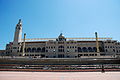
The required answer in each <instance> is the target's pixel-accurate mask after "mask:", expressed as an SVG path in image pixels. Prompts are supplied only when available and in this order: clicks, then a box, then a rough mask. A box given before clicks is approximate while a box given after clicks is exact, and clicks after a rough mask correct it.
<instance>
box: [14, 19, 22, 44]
mask: <svg viewBox="0 0 120 80" xmlns="http://www.w3.org/2000/svg"><path fill="white" fill-rule="evenodd" d="M21 40H22V21H21V19H19V21H18V24H17V25H16V28H15V34H14V41H13V42H15V43H18V42H21Z"/></svg>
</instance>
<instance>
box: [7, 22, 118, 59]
mask: <svg viewBox="0 0 120 80" xmlns="http://www.w3.org/2000/svg"><path fill="white" fill-rule="evenodd" d="M21 33H22V23H21V21H19V23H18V24H17V26H16V30H15V37H14V41H13V42H10V43H9V44H7V45H6V53H7V54H10V55H15V56H22V55H23V53H22V52H23V43H24V42H23V41H22V39H21V37H22V36H21ZM98 44H99V51H100V52H99V53H98V52H97V48H96V41H95V40H91V41H90V40H87V41H83V40H68V39H67V38H65V37H64V36H63V35H62V33H61V34H60V35H59V36H58V38H56V40H47V41H26V42H25V48H24V56H39V57H46V58H69V57H72V58H78V57H82V56H88V57H91V56H92V57H93V56H105V55H106V56H107V55H119V54H120V43H119V42H117V41H114V40H101V41H98Z"/></svg>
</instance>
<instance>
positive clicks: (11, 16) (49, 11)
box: [0, 0, 120, 49]
mask: <svg viewBox="0 0 120 80" xmlns="http://www.w3.org/2000/svg"><path fill="white" fill-rule="evenodd" d="M19 19H22V23H23V33H26V34H27V38H43V37H46V38H51V37H54V38H55V37H57V36H58V35H59V34H60V33H61V32H62V33H63V34H64V35H65V36H66V37H94V32H95V31H97V32H98V34H99V36H100V37H112V38H113V39H114V40H118V41H120V0H0V36H1V38H0V49H5V45H6V44H7V43H9V42H11V41H13V37H14V31H15V26H16V24H17V23H18V20H19Z"/></svg>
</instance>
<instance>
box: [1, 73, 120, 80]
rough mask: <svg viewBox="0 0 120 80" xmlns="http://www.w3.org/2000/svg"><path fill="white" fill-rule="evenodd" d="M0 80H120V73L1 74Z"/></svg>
mask: <svg viewBox="0 0 120 80" xmlns="http://www.w3.org/2000/svg"><path fill="white" fill-rule="evenodd" d="M0 80H120V72H105V73H101V72H7V71H6V72H5V71H3V72H0Z"/></svg>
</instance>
